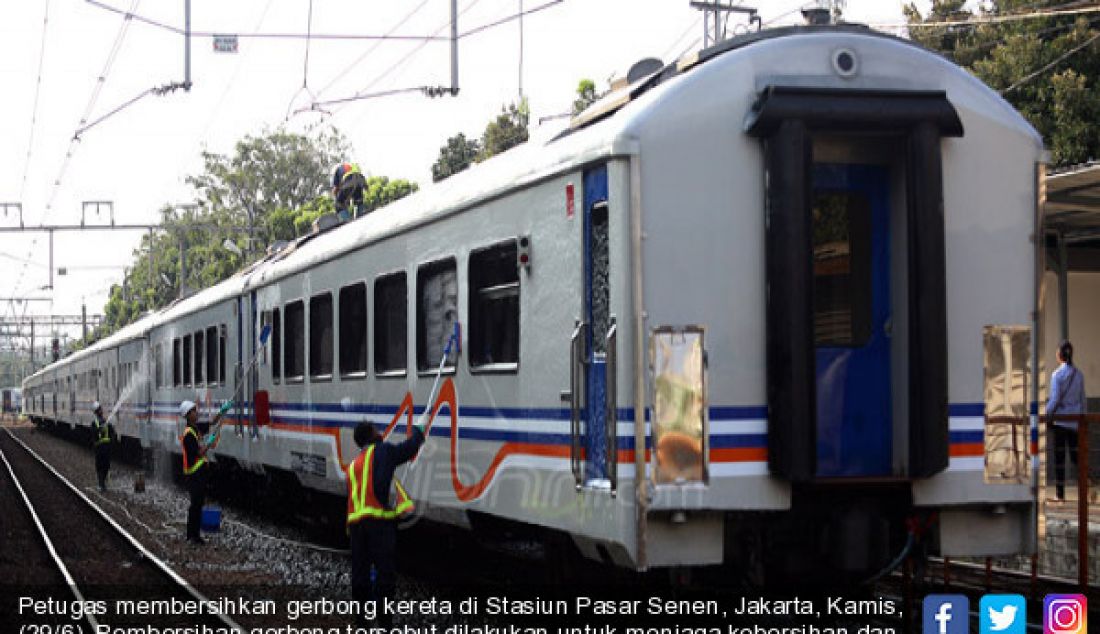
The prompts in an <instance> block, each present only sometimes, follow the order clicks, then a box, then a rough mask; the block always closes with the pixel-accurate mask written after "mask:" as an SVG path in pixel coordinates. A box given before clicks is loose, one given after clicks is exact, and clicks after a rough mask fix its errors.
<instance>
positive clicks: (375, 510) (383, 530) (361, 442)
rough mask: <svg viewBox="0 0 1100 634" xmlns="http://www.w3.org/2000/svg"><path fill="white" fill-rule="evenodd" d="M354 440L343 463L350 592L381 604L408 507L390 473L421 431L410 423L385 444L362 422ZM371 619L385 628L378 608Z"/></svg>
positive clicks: (419, 440) (418, 441)
mask: <svg viewBox="0 0 1100 634" xmlns="http://www.w3.org/2000/svg"><path fill="white" fill-rule="evenodd" d="M355 444H356V445H358V446H359V448H360V450H361V451H360V453H359V455H358V456H356V458H355V460H353V461H352V462H351V464H350V465H348V468H347V481H348V520H347V525H348V535H349V536H350V538H351V595H352V598H353V599H354V600H356V601H358V602H363V601H366V600H370V599H373V600H374V601H375V605H376V606H379V607H381V606H382V605H383V602H384V601H385V599H389V598H392V597H393V593H394V588H395V586H396V567H397V558H396V552H395V551H396V550H397V520H398V518H400V517H402V516H404V515H407V514H408V513H410V512H411V511H412V510H413V502H412V500H411V499H409V496H408V494H407V493H405V489H404V488H403V487H402V486H401V483H400V482H398V480H397V478H395V477H394V476H393V472H394V471H395V470H396V469H397V467H398V466H400V465H401V464H404V463H406V462H408V461H409V460H411V459H412V457H413V456H415V455H416V452H417V450H418V449H420V446H421V445H422V444H424V430H423V429H422V428H420V427H414V428H413V432H412V434H411V435H410V436H409V437H408V438H407V439H405V440H404V441H403V442H400V443H387V442H383V440H382V435H381V434H380V433H379V432H378V430H377V429H376V428H375V427H374V425H372V424H371V423H370V422H363V423H360V424H359V425H357V426H356V427H355ZM391 488H392V492H391ZM372 566H373V567H374V575H373V578H372V575H371V567H372ZM377 621H378V625H380V626H384V627H389V626H390V625H391V624H392V623H391V621H392V616H391V615H388V614H385V613H383V612H381V611H380V612H379V614H378V619H377Z"/></svg>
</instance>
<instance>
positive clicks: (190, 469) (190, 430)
mask: <svg viewBox="0 0 1100 634" xmlns="http://www.w3.org/2000/svg"><path fill="white" fill-rule="evenodd" d="M187 434H191V435H192V436H194V437H195V441H196V442H198V443H199V446H200V447H201V446H202V442H201V441H200V440H199V433H198V432H197V431H195V428H194V427H192V426H190V425H188V426H187V429H185V430H184V431H183V435H182V436H180V448H181V449H182V450H183V475H191V474H193V473H195V472H196V471H198V470H199V469H200V468H201V467H202V466H203V465H204V464H206V458H205V457H203V458H199V459H198V460H196V461H195V463H194V464H192V465H188V464H187V445H185V444H184V442H183V440H184V439H185V438H187Z"/></svg>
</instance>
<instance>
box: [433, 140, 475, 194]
mask: <svg viewBox="0 0 1100 634" xmlns="http://www.w3.org/2000/svg"><path fill="white" fill-rule="evenodd" d="M480 152H481V144H480V143H478V141H477V139H467V138H466V135H465V134H463V133H461V132H459V133H458V134H456V135H454V136H453V137H451V138H449V139H447V143H446V144H445V145H444V146H443V147H441V148H439V158H437V159H436V160H435V163H432V182H435V183H438V182H439V181H441V180H443V179H444V178H447V177H448V176H452V175H454V174H457V173H459V172H461V171H462V170H464V169H466V168H467V167H469V166H470V165H472V164H473V162H474V160H475V159H476V158H477V155H478V154H479V153H480Z"/></svg>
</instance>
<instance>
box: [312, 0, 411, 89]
mask: <svg viewBox="0 0 1100 634" xmlns="http://www.w3.org/2000/svg"><path fill="white" fill-rule="evenodd" d="M427 4H428V0H421V2H420V4H418V5H416V6H415V7H413V10H412V11H409V12H408V13H406V14H405V17H403V18H401V19H400V20H398V21H397V23H396V24H394V25H393V27H391V28H390V30H389V31H387V32H386V33H385V34H386V35H392V34H393V33H394V32H395V31H397V29H399V28H401V27H402V26H404V25H405V23H406V22H408V21H409V20H410V19H412V17H413V16H414V15H416V14H417V13H419V12H420V10H421V9H423V8H424V7H425V6H426V5H427ZM381 45H382V41H381V40H379V41H376V42H375V43H374V44H372V45H371V47H370V48H368V49H367V50H366V51H364V52H363V53H362V54H361V55H360V56H359V57H357V58H356V59H355V61H353V62H352V63H350V64H348V65H347V66H346V67H345V68H344V70H342V71H340V72H339V73H337V74H336V76H335V77H333V78H332V79H331V80H329V82H328V83H327V84H325V85H324V87H323V88H321V89H320V90H318V91H317V95H318V96H320V95H322V94H324V93H325V91H327V90H328V89H329V88H332V87H333V86H334V85H335V84H336V82H338V81H340V80H341V79H343V78H344V77H346V76H347V74H348V73H350V72H351V71H352V70H354V69H355V67H356V66H358V65H359V64H360V63H361V62H362V61H363V60H365V59H366V58H367V57H368V56H370V54H371V53H373V52H374V51H375V50H376V49H377V48H378V47H379V46H381Z"/></svg>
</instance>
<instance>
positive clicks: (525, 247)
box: [516, 236, 531, 269]
mask: <svg viewBox="0 0 1100 634" xmlns="http://www.w3.org/2000/svg"><path fill="white" fill-rule="evenodd" d="M516 262H518V263H519V266H520V268H523V269H528V268H530V267H531V238H530V236H520V237H519V240H517V241H516Z"/></svg>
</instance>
